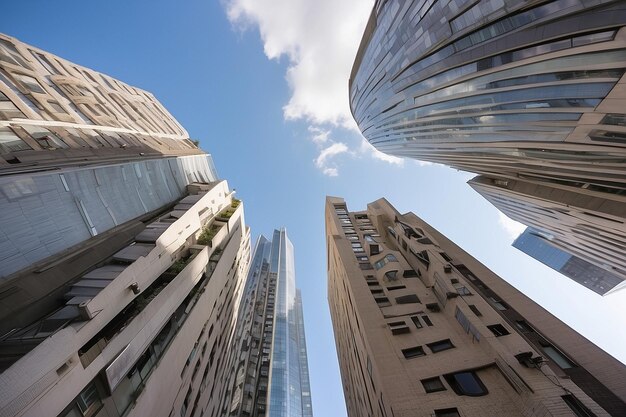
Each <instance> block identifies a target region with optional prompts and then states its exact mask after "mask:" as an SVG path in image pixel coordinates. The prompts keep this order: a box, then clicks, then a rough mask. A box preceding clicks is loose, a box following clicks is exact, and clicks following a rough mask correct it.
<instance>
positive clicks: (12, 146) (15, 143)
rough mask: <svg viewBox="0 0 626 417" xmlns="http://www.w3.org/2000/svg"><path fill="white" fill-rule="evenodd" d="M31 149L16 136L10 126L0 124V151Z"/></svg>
mask: <svg viewBox="0 0 626 417" xmlns="http://www.w3.org/2000/svg"><path fill="white" fill-rule="evenodd" d="M30 149H32V148H31V147H30V146H28V144H26V142H24V141H23V140H22V139H20V138H19V136H17V135H16V134H15V133H14V132H13V130H12V129H11V128H10V127H5V126H0V153H9V152H16V151H25V150H30Z"/></svg>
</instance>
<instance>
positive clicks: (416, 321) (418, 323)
mask: <svg viewBox="0 0 626 417" xmlns="http://www.w3.org/2000/svg"><path fill="white" fill-rule="evenodd" d="M411 320H413V324H415V327H417V328H418V329H421V328H422V323H420V319H419V317H417V316H411Z"/></svg>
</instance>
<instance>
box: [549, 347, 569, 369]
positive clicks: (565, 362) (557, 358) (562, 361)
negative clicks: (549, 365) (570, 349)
mask: <svg viewBox="0 0 626 417" xmlns="http://www.w3.org/2000/svg"><path fill="white" fill-rule="evenodd" d="M542 349H543V351H544V353H545V354H546V355H548V357H549V358H550V359H552V361H554V363H556V364H557V365H559V367H560V368H561V369H569V368H573V367H574V364H573V363H572V362H571V361H570V360H569V359H567V358H566V357H565V356H564V355H563V354H562V353H561V352H559V351H558V350H557V349H556V348H555V347H554V346H551V345H550V346H543V347H542Z"/></svg>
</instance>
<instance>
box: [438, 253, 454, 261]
mask: <svg viewBox="0 0 626 417" xmlns="http://www.w3.org/2000/svg"><path fill="white" fill-rule="evenodd" d="M439 254H440V255H441V257H442V258H443V259H445V260H446V262H452V258H451V257H449V256H448V254H447V253H445V252H439Z"/></svg>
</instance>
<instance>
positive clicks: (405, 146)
mask: <svg viewBox="0 0 626 417" xmlns="http://www.w3.org/2000/svg"><path fill="white" fill-rule="evenodd" d="M625 25H626V5H625V4H624V2H623V1H616V0H613V1H611V0H597V1H591V2H581V1H570V0H555V1H544V0H539V1H532V2H522V1H501V0H493V1H480V2H472V1H469V0H467V1H465V0H455V1H437V2H433V1H397V0H392V1H376V3H375V6H374V9H373V11H372V14H371V17H370V20H369V22H368V25H367V28H366V30H365V34H364V36H363V39H362V41H361V46H360V48H359V51H358V54H357V57H356V60H355V62H354V66H353V69H352V74H351V77H350V86H349V91H350V105H351V109H352V113H353V115H354V118H355V120H356V122H357V124H358V126H359V128H360V129H361V131H362V132H363V135H364V136H365V138H366V139H367V140H368V141H369V142H370V143H371V144H372V145H374V146H375V147H376V148H377V149H379V150H380V151H382V152H386V153H388V154H391V155H396V156H406V157H411V158H416V159H420V160H425V161H432V162H437V163H442V164H446V165H449V166H451V167H454V168H457V169H461V170H465V171H469V172H475V173H478V174H481V175H482V177H481V178H484V180H485V181H493V182H497V181H504V182H505V181H507V180H510V181H511V182H512V183H514V182H516V183H517V184H518V185H521V184H526V186H525V188H526V190H527V191H528V193H527V197H528V198H531V199H532V198H534V199H541V200H543V201H544V205H552V206H553V207H563V206H565V207H568V205H569V204H571V205H572V208H566V209H565V212H564V213H563V215H559V216H557V217H558V218H559V219H558V220H557V221H556V222H552V224H551V225H549V226H545V225H543V226H541V227H540V225H538V224H536V223H533V222H526V221H524V220H520V219H519V218H516V217H513V218H514V219H515V220H518V221H522V222H523V223H525V224H526V225H528V226H532V227H534V228H541V229H542V230H545V231H546V232H548V233H550V234H552V235H554V236H558V238H559V239H562V240H563V242H565V241H570V242H575V243H573V247H571V248H570V247H567V246H566V245H565V244H563V245H562V246H561V248H562V249H563V250H567V251H568V252H570V253H571V254H572V255H574V256H577V257H579V258H581V259H584V260H585V261H587V262H590V263H592V264H594V265H596V266H598V267H600V268H608V270H609V271H610V272H612V273H615V274H618V275H619V274H624V271H625V270H626V269H624V263H623V262H624V258H623V255H624V247H625V245H626V234H625V232H624V230H626V228H625V225H626V215H625V214H624V213H625V211H624V206H625V205H626V197H625V193H626V162H625V161H626V127H625V126H626V122H625V120H626V111H625V110H624V109H626V95H625V94H624V92H625V91H626V77H625V76H624V71H625V70H626V27H625ZM490 201H492V202H494V201H493V200H492V199H490ZM498 207H499V206H498ZM616 207H619V209H618V210H616ZM603 210H608V211H609V213H608V215H604V216H605V217H607V218H608V220H607V221H605V220H602V219H601V218H595V219H594V218H591V217H590V216H588V215H587V214H586V213H585V212H590V211H600V212H601V211H603ZM507 214H508V213H507ZM568 216H569V217H570V218H571V219H573V218H577V219H576V220H577V223H576V224H568V222H567V221H566V222H565V223H566V224H567V225H566V226H564V224H563V223H561V221H560V220H562V219H564V218H565V217H568ZM600 216H603V215H600ZM548 217H552V216H548ZM599 222H600V223H601V222H605V223H606V225H605V226H604V228H602V229H601V230H600V231H599V232H600V233H599V234H597V235H594V234H595V229H596V228H597V224H598V223H599ZM611 222H613V223H611ZM553 227H554V229H553ZM607 228H608V229H618V230H619V232H618V233H617V234H615V232H611V233H608V234H607V233H604V232H605V231H606V229H607ZM592 241H593V242H592ZM602 250H605V251H606V252H605V255H607V256H605V259H604V261H601V260H600V259H599V257H602V255H601V254H599V253H598V252H601V251H602ZM614 255H616V256H614Z"/></svg>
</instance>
